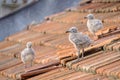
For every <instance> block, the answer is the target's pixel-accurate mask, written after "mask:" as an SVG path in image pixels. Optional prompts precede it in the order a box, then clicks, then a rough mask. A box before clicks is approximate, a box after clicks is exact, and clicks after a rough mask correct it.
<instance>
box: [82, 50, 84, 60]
mask: <svg viewBox="0 0 120 80" xmlns="http://www.w3.org/2000/svg"><path fill="white" fill-rule="evenodd" d="M84 52H85V51H84V48H82V59H83V58H84Z"/></svg>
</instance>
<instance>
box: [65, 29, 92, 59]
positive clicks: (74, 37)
mask: <svg viewBox="0 0 120 80" xmlns="http://www.w3.org/2000/svg"><path fill="white" fill-rule="evenodd" d="M66 33H69V41H70V42H71V43H72V44H73V45H74V47H75V48H76V50H77V55H78V59H77V60H78V61H79V60H80V54H81V53H80V49H81V50H82V59H83V58H84V48H86V47H88V46H89V45H90V44H91V43H92V40H91V39H90V38H89V37H88V36H87V35H85V34H82V33H81V32H78V29H77V28H76V27H71V28H70V29H69V30H68V31H66Z"/></svg>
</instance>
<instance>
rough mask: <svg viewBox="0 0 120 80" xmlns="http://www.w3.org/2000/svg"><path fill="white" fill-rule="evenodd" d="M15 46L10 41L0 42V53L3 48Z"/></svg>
mask: <svg viewBox="0 0 120 80" xmlns="http://www.w3.org/2000/svg"><path fill="white" fill-rule="evenodd" d="M14 44H16V43H15V42H11V41H6V40H5V41H2V42H0V51H1V50H2V49H4V48H7V47H11V46H12V45H14Z"/></svg>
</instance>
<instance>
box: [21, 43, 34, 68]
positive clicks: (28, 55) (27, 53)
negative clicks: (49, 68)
mask: <svg viewBox="0 0 120 80" xmlns="http://www.w3.org/2000/svg"><path fill="white" fill-rule="evenodd" d="M34 57H35V51H34V49H33V48H32V42H27V44H26V48H25V49H24V50H23V51H22V52H21V60H22V62H23V63H24V65H25V68H27V65H26V64H27V63H30V65H31V66H32V62H33V60H34Z"/></svg>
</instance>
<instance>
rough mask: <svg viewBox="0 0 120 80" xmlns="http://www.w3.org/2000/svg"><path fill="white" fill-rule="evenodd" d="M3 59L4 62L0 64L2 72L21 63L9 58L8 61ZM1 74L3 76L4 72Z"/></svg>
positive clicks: (1, 61) (0, 61)
mask: <svg viewBox="0 0 120 80" xmlns="http://www.w3.org/2000/svg"><path fill="white" fill-rule="evenodd" d="M2 57H3V58H1V59H2V60H0V64H1V65H0V71H2V70H5V69H8V68H10V67H13V66H16V65H18V64H20V63H21V61H20V60H18V59H16V58H9V57H7V59H6V58H5V56H2ZM5 59H6V60H5ZM3 60H4V61H3ZM0 73H1V74H2V72H0Z"/></svg>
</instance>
